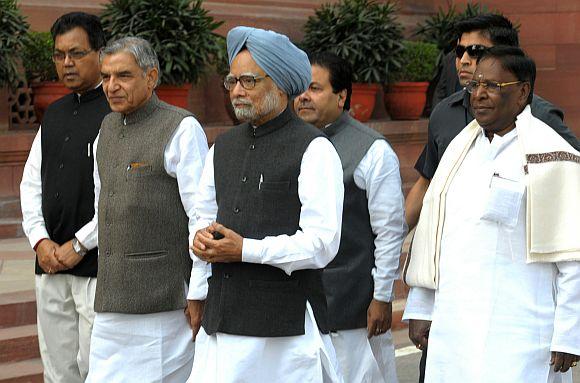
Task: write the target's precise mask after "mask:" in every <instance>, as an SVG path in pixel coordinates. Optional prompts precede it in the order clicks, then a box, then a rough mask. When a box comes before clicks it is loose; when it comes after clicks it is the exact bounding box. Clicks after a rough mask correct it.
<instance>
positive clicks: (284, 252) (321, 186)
mask: <svg viewBox="0 0 580 383" xmlns="http://www.w3.org/2000/svg"><path fill="white" fill-rule="evenodd" d="M298 196H299V198H300V202H301V204H302V207H301V209H300V219H299V227H300V230H298V231H297V232H296V233H295V234H293V235H278V236H271V237H266V238H264V239H261V240H257V239H249V238H244V242H243V249H242V260H243V261H244V262H250V263H260V264H267V265H271V266H275V267H278V268H280V269H282V270H284V271H285V272H286V273H287V274H288V275H290V274H291V273H292V272H293V271H294V270H301V269H318V268H323V267H325V266H326V265H327V264H328V263H330V261H332V260H333V259H334V257H335V256H336V253H337V252H338V247H339V244H340V230H341V224H342V204H343V199H344V185H343V181H342V165H341V162H340V158H339V157H338V154H337V153H336V150H335V149H334V147H333V146H332V144H331V143H330V141H329V140H328V139H326V138H322V137H319V138H316V139H314V140H312V142H311V143H310V145H309V146H308V148H307V149H306V151H305V152H304V155H303V157H302V162H301V165H300V175H299V176H298Z"/></svg>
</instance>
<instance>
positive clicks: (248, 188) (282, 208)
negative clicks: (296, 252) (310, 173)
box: [202, 109, 327, 337]
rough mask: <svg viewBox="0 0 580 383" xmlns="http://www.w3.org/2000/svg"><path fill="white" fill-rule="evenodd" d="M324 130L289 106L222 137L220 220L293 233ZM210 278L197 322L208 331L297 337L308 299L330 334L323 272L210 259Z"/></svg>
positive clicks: (217, 160)
mask: <svg viewBox="0 0 580 383" xmlns="http://www.w3.org/2000/svg"><path fill="white" fill-rule="evenodd" d="M321 136H323V134H322V132H320V130H318V129H316V128H315V127H313V126H312V125H309V124H306V123H305V122H303V121H302V120H300V119H299V118H298V117H296V116H295V115H294V114H293V113H292V111H290V110H289V109H286V110H285V111H284V112H283V113H282V114H280V115H279V116H278V117H276V118H274V119H272V120H270V121H268V122H267V123H265V124H263V125H261V126H259V127H257V128H254V127H252V126H251V125H249V124H247V123H246V124H242V125H239V126H236V127H234V128H233V129H231V130H230V131H228V132H226V133H224V134H222V135H221V136H219V137H218V138H217V140H216V143H215V145H214V159H213V162H214V180H215V190H216V202H217V206H218V212H217V221H218V222H219V223H221V224H223V225H225V226H226V227H228V228H230V229H232V230H234V231H235V232H237V233H238V234H240V235H241V236H242V237H244V238H252V239H263V238H265V237H267V236H277V235H282V234H287V235H293V234H295V233H296V231H297V230H299V229H300V227H299V220H300V209H301V203H300V199H299V196H298V176H299V174H300V166H301V163H302V157H303V155H304V152H305V151H306V149H307V147H308V145H309V144H310V142H312V140H314V139H315V138H317V137H321ZM321 176H323V175H321ZM260 180H262V182H260ZM320 192H321V193H324V191H323V190H321V191H320ZM208 284H209V289H208V294H207V298H206V303H205V309H204V316H203V322H202V325H203V328H204V330H205V331H206V332H207V333H208V334H213V333H215V332H222V333H227V334H236V335H247V336H257V337H277V336H292V335H302V334H304V314H305V312H306V311H305V310H306V301H308V302H310V305H311V306H312V309H313V311H314V316H315V318H316V323H317V324H318V327H319V328H320V330H321V331H322V332H327V324H326V299H325V296H324V289H323V287H322V270H319V269H318V270H296V271H294V272H293V273H292V274H291V275H287V274H286V273H285V272H284V271H282V270H281V269H280V268H277V267H274V266H270V265H262V264H256V263H246V262H236V263H212V276H211V277H210V278H209V279H208Z"/></svg>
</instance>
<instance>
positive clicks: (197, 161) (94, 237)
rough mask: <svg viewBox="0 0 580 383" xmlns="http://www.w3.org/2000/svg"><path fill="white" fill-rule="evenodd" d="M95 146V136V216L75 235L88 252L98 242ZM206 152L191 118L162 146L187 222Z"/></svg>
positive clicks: (199, 129)
mask: <svg viewBox="0 0 580 383" xmlns="http://www.w3.org/2000/svg"><path fill="white" fill-rule="evenodd" d="M98 144H99V136H97V138H96V139H95V144H94V153H95V156H94V158H95V166H94V171H93V179H94V182H95V216H94V217H93V219H92V220H91V221H90V222H88V223H87V224H86V225H85V226H83V227H82V228H81V229H80V230H79V231H78V232H77V233H76V237H77V238H78V240H79V241H80V242H81V243H82V244H83V246H85V247H86V248H87V249H89V250H90V249H93V248H95V247H96V246H97V242H98V230H97V228H98V217H97V212H98V211H99V195H100V191H101V180H100V177H99V168H98V166H97V162H96V153H97V147H98ZM207 151H208V148H207V138H206V136H205V133H204V131H203V129H202V127H201V125H200V124H199V122H197V120H196V119H195V118H193V117H191V116H190V117H186V118H184V119H183V120H182V121H181V123H180V124H179V126H178V127H177V129H176V130H175V133H173V136H172V138H171V139H170V140H169V143H168V144H167V146H166V147H165V152H164V167H165V171H166V172H167V174H168V175H170V176H171V177H174V178H177V184H178V186H179V195H180V197H181V203H182V204H183V208H184V209H185V212H186V213H187V216H188V218H189V221H190V222H192V220H195V213H194V202H193V201H194V196H195V192H196V189H197V182H198V180H199V178H200V176H201V171H202V169H203V161H204V158H205V156H206V154H207Z"/></svg>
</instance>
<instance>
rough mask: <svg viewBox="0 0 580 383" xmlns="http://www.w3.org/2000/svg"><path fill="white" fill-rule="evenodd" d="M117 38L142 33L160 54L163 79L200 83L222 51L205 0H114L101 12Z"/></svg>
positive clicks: (158, 54) (106, 30) (180, 82)
mask: <svg viewBox="0 0 580 383" xmlns="http://www.w3.org/2000/svg"><path fill="white" fill-rule="evenodd" d="M101 21H102V23H103V28H104V29H105V32H106V33H108V35H109V36H110V37H111V38H113V39H118V38H121V37H126V36H137V37H141V38H143V39H145V40H147V41H149V42H150V43H151V45H152V46H153V49H154V50H155V52H156V53H157V56H158V58H159V65H160V69H161V82H162V83H164V84H171V85H181V84H184V83H188V82H191V83H196V82H197V81H198V80H199V79H200V78H201V77H202V76H203V75H204V74H205V71H206V70H207V68H208V65H210V64H212V63H213V61H214V60H215V58H216V55H218V54H219V52H220V46H219V43H218V36H217V35H216V34H215V33H214V32H213V31H214V30H215V29H216V28H218V27H219V26H220V25H221V24H222V23H223V22H221V21H220V22H215V21H214V19H213V17H211V16H209V15H208V12H207V10H205V9H203V8H202V0H194V1H191V0H112V1H111V2H110V3H108V4H107V5H106V6H105V10H104V12H103V13H102V15H101Z"/></svg>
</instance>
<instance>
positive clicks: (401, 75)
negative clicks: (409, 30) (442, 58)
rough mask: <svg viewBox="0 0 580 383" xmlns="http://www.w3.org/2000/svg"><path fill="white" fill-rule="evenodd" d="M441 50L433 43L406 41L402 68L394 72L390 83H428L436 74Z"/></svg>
mask: <svg viewBox="0 0 580 383" xmlns="http://www.w3.org/2000/svg"><path fill="white" fill-rule="evenodd" d="M438 57H439V48H437V45H435V44H432V43H425V42H420V41H405V42H404V49H403V54H402V57H401V63H402V65H401V68H400V69H398V70H396V71H393V72H392V76H390V78H389V82H397V81H409V82H428V81H431V79H432V78H433V75H434V74H435V68H436V66H437V58H438Z"/></svg>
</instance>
